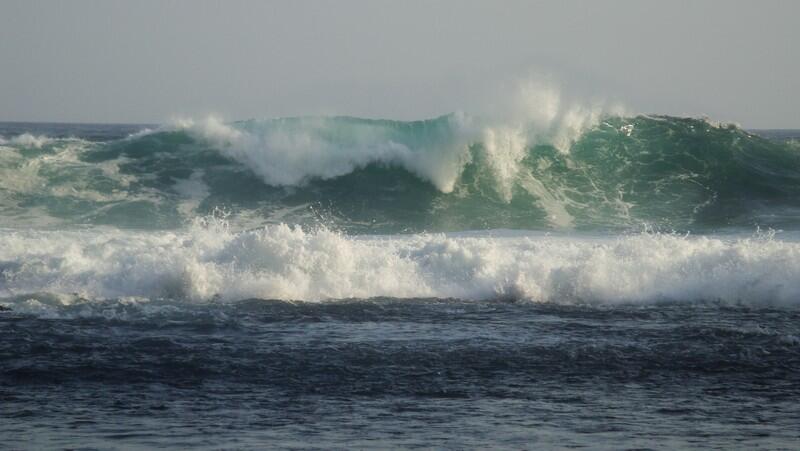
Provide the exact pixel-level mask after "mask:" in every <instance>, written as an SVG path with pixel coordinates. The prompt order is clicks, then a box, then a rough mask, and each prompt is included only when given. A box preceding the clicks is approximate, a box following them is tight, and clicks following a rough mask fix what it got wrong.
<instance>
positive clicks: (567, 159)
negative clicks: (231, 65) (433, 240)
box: [0, 115, 800, 233]
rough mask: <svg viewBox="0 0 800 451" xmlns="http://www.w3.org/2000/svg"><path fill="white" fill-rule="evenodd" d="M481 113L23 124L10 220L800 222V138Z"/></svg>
mask: <svg viewBox="0 0 800 451" xmlns="http://www.w3.org/2000/svg"><path fill="white" fill-rule="evenodd" d="M480 122H481V121H479V120H477V119H471V118H466V117H464V116H463V115H449V116H443V117H440V118H437V119H433V120H427V121H416V122H396V121H378V120H368V119H356V118H297V119H276V120H268V121H255V120H253V121H245V122H239V123H234V124H199V125H198V124H195V125H191V126H182V127H179V128H174V129H170V130H166V129H165V130H161V131H156V132H153V133H149V134H143V135H140V136H132V137H129V138H126V139H122V140H116V141H110V142H87V141H82V140H79V139H44V138H37V137H28V138H27V139H26V138H25V137H18V138H16V139H11V140H6V141H2V142H0V214H2V219H1V220H2V221H3V223H2V224H0V225H4V226H20V225H23V226H37V227H42V226H48V225H83V224H92V225H114V226H120V227H136V228H156V229H163V228H175V227H180V226H182V225H184V224H185V223H186V222H187V221H190V220H192V219H193V218H194V217H197V216H204V215H208V214H211V213H214V212H215V211H220V210H223V211H227V212H229V213H231V215H232V218H234V219H235V220H237V221H240V222H241V224H242V225H244V226H250V225H258V224H263V223H277V222H286V223H299V224H306V225H309V224H318V223H324V224H325V225H327V226H329V227H334V228H338V229H342V230H345V231H348V232H354V233H396V232H417V231H455V230H476V229H492V228H512V229H554V230H558V229H588V230H620V229H632V228H633V229H639V228H641V227H642V226H643V225H649V226H652V227H655V228H660V229H664V230H679V231H682V230H708V229H721V228H726V227H753V226H762V227H778V228H796V226H797V225H800V151H798V148H797V146H796V145H795V144H794V143H792V142H784V143H781V142H777V141H770V140H767V139H763V138H761V137H758V136H754V135H751V134H749V133H747V132H745V131H742V130H741V129H739V128H736V127H732V126H731V127H718V126H713V125H711V124H709V123H708V122H706V121H703V120H698V119H682V118H672V117H648V116H638V117H633V118H620V117H609V118H605V119H603V120H601V121H600V122H599V123H597V124H595V125H593V126H591V127H589V128H588V129H585V130H582V133H581V134H576V135H575V136H574V137H573V138H572V139H570V140H568V145H567V146H564V145H563V142H564V140H563V139H560V135H559V133H560V132H559V131H558V130H545V131H540V132H537V131H536V130H532V129H530V128H527V127H516V128H511V129H509V128H508V127H505V128H504V127H499V128H498V127H495V128H492V127H488V126H486V125H485V124H481V123H480ZM497 130H501V131H503V133H496V131H497ZM509 130H511V131H510V132H509Z"/></svg>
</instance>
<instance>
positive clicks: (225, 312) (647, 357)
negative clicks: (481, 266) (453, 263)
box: [0, 299, 800, 449]
mask: <svg viewBox="0 0 800 451" xmlns="http://www.w3.org/2000/svg"><path fill="white" fill-rule="evenodd" d="M0 336H2V337H3V340H2V342H0V362H2V366H1V367H0V368H2V370H0V400H2V404H1V405H2V408H0V409H2V410H0V415H2V418H3V421H2V422H0V436H2V437H4V439H5V445H6V446H8V447H10V448H31V449H33V448H36V449H42V448H73V447H78V446H79V445H80V446H81V447H84V448H98V449H131V448H141V449H145V448H187V447H199V448H205V449H219V448H224V449H262V448H264V447H277V448H304V449H306V448H314V449H331V448H337V449H345V448H370V449H371V448H397V447H402V448H451V449H458V448H484V447H499V448H512V449H521V448H524V449H531V448H571V447H589V448H593V449H594V448H606V449H621V448H654V449H665V448H675V447H681V448H698V449H699V448H702V449H731V448H741V449H753V448H774V449H778V448H786V449H789V448H793V447H794V446H796V444H797V443H798V442H797V441H798V440H800V430H799V429H798V428H797V424H798V419H800V406H798V403H797V400H798V399H799V398H798V397H800V372H799V371H798V370H800V311H797V310H774V309H752V308H745V307H724V306H717V305H697V304H695V305H663V306H649V307H641V306H619V307H590V306H572V307H570V306H556V305H537V304H531V303H521V302H503V301H491V302H477V301H470V302H465V301H444V300H432V299H420V300H394V299H373V300H369V301H356V300H353V301H339V302H330V303H323V304H312V303H287V302H281V301H261V300H252V301H244V302H240V303H235V304H232V305H200V306H195V307H187V306H186V305H177V304H170V303H161V304H157V305H149V306H147V307H146V308H145V307H142V306H139V305H133V304H126V303H116V304H110V305H106V306H104V307H98V306H95V307H90V306H86V305H84V306H74V307H71V308H67V307H62V308H60V309H57V310H53V311H51V312H50V314H49V317H35V316H29V315H21V314H15V313H13V312H5V313H3V314H2V315H0Z"/></svg>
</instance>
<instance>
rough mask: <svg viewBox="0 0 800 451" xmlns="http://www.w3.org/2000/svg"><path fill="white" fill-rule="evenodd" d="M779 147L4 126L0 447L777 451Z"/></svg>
mask: <svg viewBox="0 0 800 451" xmlns="http://www.w3.org/2000/svg"><path fill="white" fill-rule="evenodd" d="M798 399H800V130H745V129H742V128H740V127H738V126H736V125H732V124H724V123H715V122H713V121H711V120H708V119H697V118H679V117H671V116H658V115H630V116H625V115H610V114H594V113H592V114H584V115H581V114H573V115H566V116H565V117H564V119H563V120H562V121H559V122H558V123H557V124H548V125H546V126H542V125H541V124H540V125H536V124H535V123H512V124H504V123H502V122H499V121H492V120H488V119H486V118H481V117H473V116H470V115H468V114H465V113H453V114H449V115H445V116H442V117H438V118H434V119H427V120H419V121H389V120H376V119H362V118H354V117H298V118H278V119H252V120H245V121H238V122H225V121H221V120H218V119H215V118H213V117H210V118H208V119H204V120H176V121H173V122H171V123H169V124H165V125H100V124H94V125H93V124H45V123H0V449H104V450H105V449H155V448H164V449H187V448H197V449H264V448H282V449H397V448H404V449H407V448H411V449H413V448H424V449H482V448H500V449H564V448H590V449H673V448H685V449H795V448H797V447H798V446H800V428H798V424H800V404H799V403H798Z"/></svg>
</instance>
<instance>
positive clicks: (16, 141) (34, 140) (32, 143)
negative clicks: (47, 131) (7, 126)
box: [0, 133, 53, 149]
mask: <svg viewBox="0 0 800 451" xmlns="http://www.w3.org/2000/svg"><path fill="white" fill-rule="evenodd" d="M52 142H53V139H52V138H49V137H47V136H44V135H33V134H31V133H23V134H21V135H17V136H14V137H11V138H9V139H5V138H3V137H2V136H0V145H3V146H15V147H27V148H33V149H41V148H42V147H43V146H46V145H48V144H50V143H52Z"/></svg>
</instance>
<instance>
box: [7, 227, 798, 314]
mask: <svg viewBox="0 0 800 451" xmlns="http://www.w3.org/2000/svg"><path fill="white" fill-rule="evenodd" d="M0 262H2V263H1V264H2V272H1V274H2V278H1V279H0V281H2V284H1V285H0V293H2V294H0V295H2V296H3V297H4V298H6V299H7V300H9V301H8V302H12V301H10V300H11V299H16V300H17V301H20V302H21V301H25V300H27V297H28V296H34V297H35V296H36V294H37V293H51V294H57V295H74V296H77V297H81V298H86V299H96V300H102V299H112V298H126V297H143V298H154V299H155V298H169V299H179V300H184V301H187V302H207V301H214V300H216V301H220V302H223V301H224V302H227V301H236V300H241V299H250V298H265V299H284V300H305V301H323V300H327V299H342V298H370V297H376V296H386V297H395V298H419V297H432V298H460V299H466V300H469V299H473V300H488V299H498V298H503V299H521V300H529V301H533V302H553V303H567V304H570V303H600V304H615V303H653V302H692V301H718V302H723V303H745V304H752V305H789V306H796V305H798V303H800V243H798V242H797V241H792V240H779V239H775V238H772V237H749V238H731V237H728V238H725V237H708V236H706V237H687V236H677V235H661V234H641V235H631V236H622V237H616V238H612V237H598V236H594V237H592V236H575V235H573V236H547V235H543V234H503V233H499V232H482V233H476V234H467V235H461V234H459V235H444V234H418V235H404V236H380V237H364V236H362V237H348V236H345V235H342V234H339V233H335V232H332V231H330V230H327V229H320V230H317V231H304V230H303V229H301V228H299V227H291V226H288V225H275V226H267V227H263V228H259V229H255V230H250V231H244V232H232V231H230V230H228V229H227V228H226V227H224V226H221V225H219V224H210V225H209V224H206V225H196V226H194V227H193V228H192V229H191V230H189V231H186V232H149V233H145V232H122V231H117V230H104V231H98V230H94V231H83V232H64V231H61V232H55V231H53V232H21V231H14V232H9V231H4V232H3V233H2V236H0ZM17 301H14V302H15V303H16V302H17Z"/></svg>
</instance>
